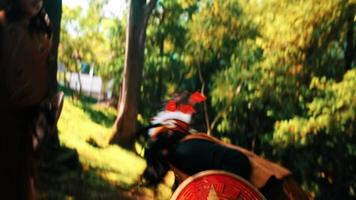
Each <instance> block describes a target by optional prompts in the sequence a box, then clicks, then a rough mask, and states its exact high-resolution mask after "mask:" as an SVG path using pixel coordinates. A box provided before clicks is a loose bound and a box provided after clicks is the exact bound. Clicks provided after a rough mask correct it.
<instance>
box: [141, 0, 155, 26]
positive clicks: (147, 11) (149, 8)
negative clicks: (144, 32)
mask: <svg viewBox="0 0 356 200" xmlns="http://www.w3.org/2000/svg"><path fill="white" fill-rule="evenodd" d="M156 3H157V0H150V1H149V2H148V3H147V4H146V5H145V6H144V8H143V10H144V16H143V21H144V24H145V27H146V26H147V22H148V19H149V18H150V15H151V13H152V11H153V9H154V8H155V7H156Z"/></svg>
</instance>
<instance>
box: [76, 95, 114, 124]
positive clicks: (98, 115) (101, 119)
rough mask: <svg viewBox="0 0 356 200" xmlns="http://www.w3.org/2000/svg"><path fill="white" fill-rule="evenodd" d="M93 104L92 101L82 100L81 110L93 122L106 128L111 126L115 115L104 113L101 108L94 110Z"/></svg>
mask: <svg viewBox="0 0 356 200" xmlns="http://www.w3.org/2000/svg"><path fill="white" fill-rule="evenodd" d="M93 105H94V103H91V102H88V101H86V100H82V104H81V107H82V109H83V111H84V112H85V113H86V114H88V116H89V117H90V119H91V120H92V121H93V122H95V123H98V124H101V125H103V126H105V127H107V128H109V127H111V126H112V125H113V124H114V122H115V119H116V116H115V115H112V114H109V113H105V112H103V111H101V110H95V109H94V108H93Z"/></svg>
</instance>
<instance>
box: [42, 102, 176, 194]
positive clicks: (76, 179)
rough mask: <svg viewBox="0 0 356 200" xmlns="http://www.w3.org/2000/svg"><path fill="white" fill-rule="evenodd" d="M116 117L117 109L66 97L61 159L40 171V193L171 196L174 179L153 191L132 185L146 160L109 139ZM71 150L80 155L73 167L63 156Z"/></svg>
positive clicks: (63, 113)
mask: <svg viewBox="0 0 356 200" xmlns="http://www.w3.org/2000/svg"><path fill="white" fill-rule="evenodd" d="M115 117H116V110H115V109H113V108H108V107H106V106H103V105H100V104H96V103H95V102H94V101H93V100H92V99H88V98H83V99H82V100H73V99H71V98H70V97H68V96H67V97H66V99H65V102H64V107H63V111H62V114H61V117H60V120H59V122H58V129H59V139H60V143H61V146H62V147H61V148H62V150H61V153H59V154H60V155H57V157H59V158H58V159H57V160H59V161H56V162H55V163H54V164H52V165H51V166H47V168H46V170H42V171H41V172H40V180H41V181H40V182H41V183H40V189H41V192H40V199H46V200H47V199H64V200H67V199H71V200H72V199H73V200H74V199H75V200H77V199H83V200H84V199H85V200H91V199H93V200H94V199H95V200H96V199H169V197H170V195H171V190H170V187H169V185H170V186H171V185H172V184H173V183H170V184H168V185H167V184H160V185H159V186H158V189H157V191H156V194H154V192H153V190H152V189H148V188H137V189H134V190H133V189H132V188H131V187H132V186H134V185H135V183H137V181H138V180H139V177H140V175H141V174H142V172H143V170H144V169H145V167H146V163H145V161H144V160H143V159H142V158H141V157H139V156H137V155H136V154H135V153H133V152H131V151H127V150H125V149H123V148H121V147H119V146H117V145H109V144H108V140H109V138H110V136H111V126H112V124H113V123H114V121H115ZM71 149H72V150H71ZM74 150H75V151H74ZM73 152H77V154H78V158H79V161H80V167H79V168H77V169H75V168H73V167H65V165H66V164H65V162H66V161H61V160H66V159H65V158H66V157H70V155H72V154H73ZM57 154H58V153H57ZM47 165H48V164H47ZM56 169H58V170H56ZM171 176H172V175H171ZM171 180H172V178H171ZM169 182H172V181H169ZM130 188H131V189H130Z"/></svg>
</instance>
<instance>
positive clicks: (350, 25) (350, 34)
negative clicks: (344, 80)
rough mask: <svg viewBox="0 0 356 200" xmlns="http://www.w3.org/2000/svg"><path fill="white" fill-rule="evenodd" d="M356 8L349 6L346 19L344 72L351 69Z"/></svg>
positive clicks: (353, 53)
mask: <svg viewBox="0 0 356 200" xmlns="http://www.w3.org/2000/svg"><path fill="white" fill-rule="evenodd" d="M355 8H356V6H350V8H349V10H348V11H349V13H348V17H347V22H346V23H347V33H346V42H347V43H346V50H345V72H346V71H348V70H350V69H351V67H352V61H353V60H354V55H355V52H354V51H355V49H354V25H355V22H354V15H353V13H355V12H354V11H355V10H356V9H355Z"/></svg>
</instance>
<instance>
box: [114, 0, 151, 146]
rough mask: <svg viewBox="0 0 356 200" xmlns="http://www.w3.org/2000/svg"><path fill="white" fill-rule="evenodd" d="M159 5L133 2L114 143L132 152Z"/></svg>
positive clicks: (137, 0)
mask: <svg viewBox="0 0 356 200" xmlns="http://www.w3.org/2000/svg"><path fill="white" fill-rule="evenodd" d="M156 1H157V0H150V2H149V3H148V4H146V3H145V1H143V0H130V1H129V16H128V24H127V28H126V47H125V48H126V53H125V66H124V77H123V82H122V88H121V98H120V101H119V103H118V116H117V119H116V122H115V124H114V132H113V137H112V138H111V141H110V142H111V143H116V144H119V145H120V146H122V147H125V148H127V149H132V148H133V144H134V133H135V131H136V121H137V113H138V100H139V98H140V87H141V79H142V70H143V64H144V49H145V41H146V27H147V22H148V18H149V16H150V14H151V12H152V10H153V8H154V6H155V4H156Z"/></svg>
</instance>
